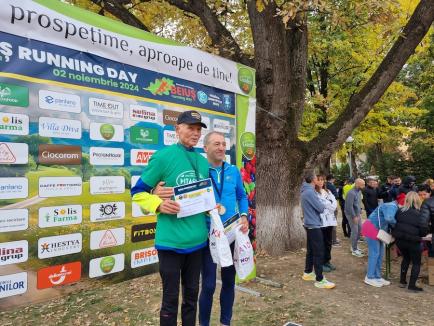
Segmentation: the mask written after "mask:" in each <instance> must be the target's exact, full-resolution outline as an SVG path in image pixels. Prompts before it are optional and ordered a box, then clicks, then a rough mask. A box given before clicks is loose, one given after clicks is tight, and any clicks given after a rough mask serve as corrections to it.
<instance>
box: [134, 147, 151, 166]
mask: <svg viewBox="0 0 434 326" xmlns="http://www.w3.org/2000/svg"><path fill="white" fill-rule="evenodd" d="M154 153H155V151H153V150H142V149H132V150H131V165H148V164H149V160H150V159H151V156H152V154H154Z"/></svg>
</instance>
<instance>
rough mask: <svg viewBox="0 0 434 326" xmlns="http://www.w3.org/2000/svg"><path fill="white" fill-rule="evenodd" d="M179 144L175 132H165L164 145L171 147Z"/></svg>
mask: <svg viewBox="0 0 434 326" xmlns="http://www.w3.org/2000/svg"><path fill="white" fill-rule="evenodd" d="M177 142H178V136H176V132H175V131H173V130H164V145H166V146H170V145H173V144H176V143H177Z"/></svg>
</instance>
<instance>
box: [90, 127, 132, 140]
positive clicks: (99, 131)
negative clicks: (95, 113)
mask: <svg viewBox="0 0 434 326" xmlns="http://www.w3.org/2000/svg"><path fill="white" fill-rule="evenodd" d="M89 131H90V134H89V136H90V139H92V140H105V141H117V142H123V141H124V127H123V126H122V125H112V124H110V123H97V122H91V123H90V127H89Z"/></svg>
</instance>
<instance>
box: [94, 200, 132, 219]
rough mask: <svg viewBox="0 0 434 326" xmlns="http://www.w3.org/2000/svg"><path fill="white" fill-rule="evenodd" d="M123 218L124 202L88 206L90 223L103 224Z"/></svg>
mask: <svg viewBox="0 0 434 326" xmlns="http://www.w3.org/2000/svg"><path fill="white" fill-rule="evenodd" d="M124 217H125V202H123V201H117V202H109V203H95V204H91V205H90V221H91V222H105V221H112V220H120V219H123V218H124Z"/></svg>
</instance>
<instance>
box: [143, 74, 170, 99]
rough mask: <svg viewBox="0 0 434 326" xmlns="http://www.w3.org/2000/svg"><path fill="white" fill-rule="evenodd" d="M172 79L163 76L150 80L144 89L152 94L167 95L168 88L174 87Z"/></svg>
mask: <svg viewBox="0 0 434 326" xmlns="http://www.w3.org/2000/svg"><path fill="white" fill-rule="evenodd" d="M174 86H175V85H174V83H173V80H172V79H170V78H166V77H163V78H161V79H156V80H155V81H154V82H151V83H150V84H149V86H148V87H147V88H145V90H147V91H149V92H151V93H152V95H169V94H170V90H171V89H172V87H174Z"/></svg>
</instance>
